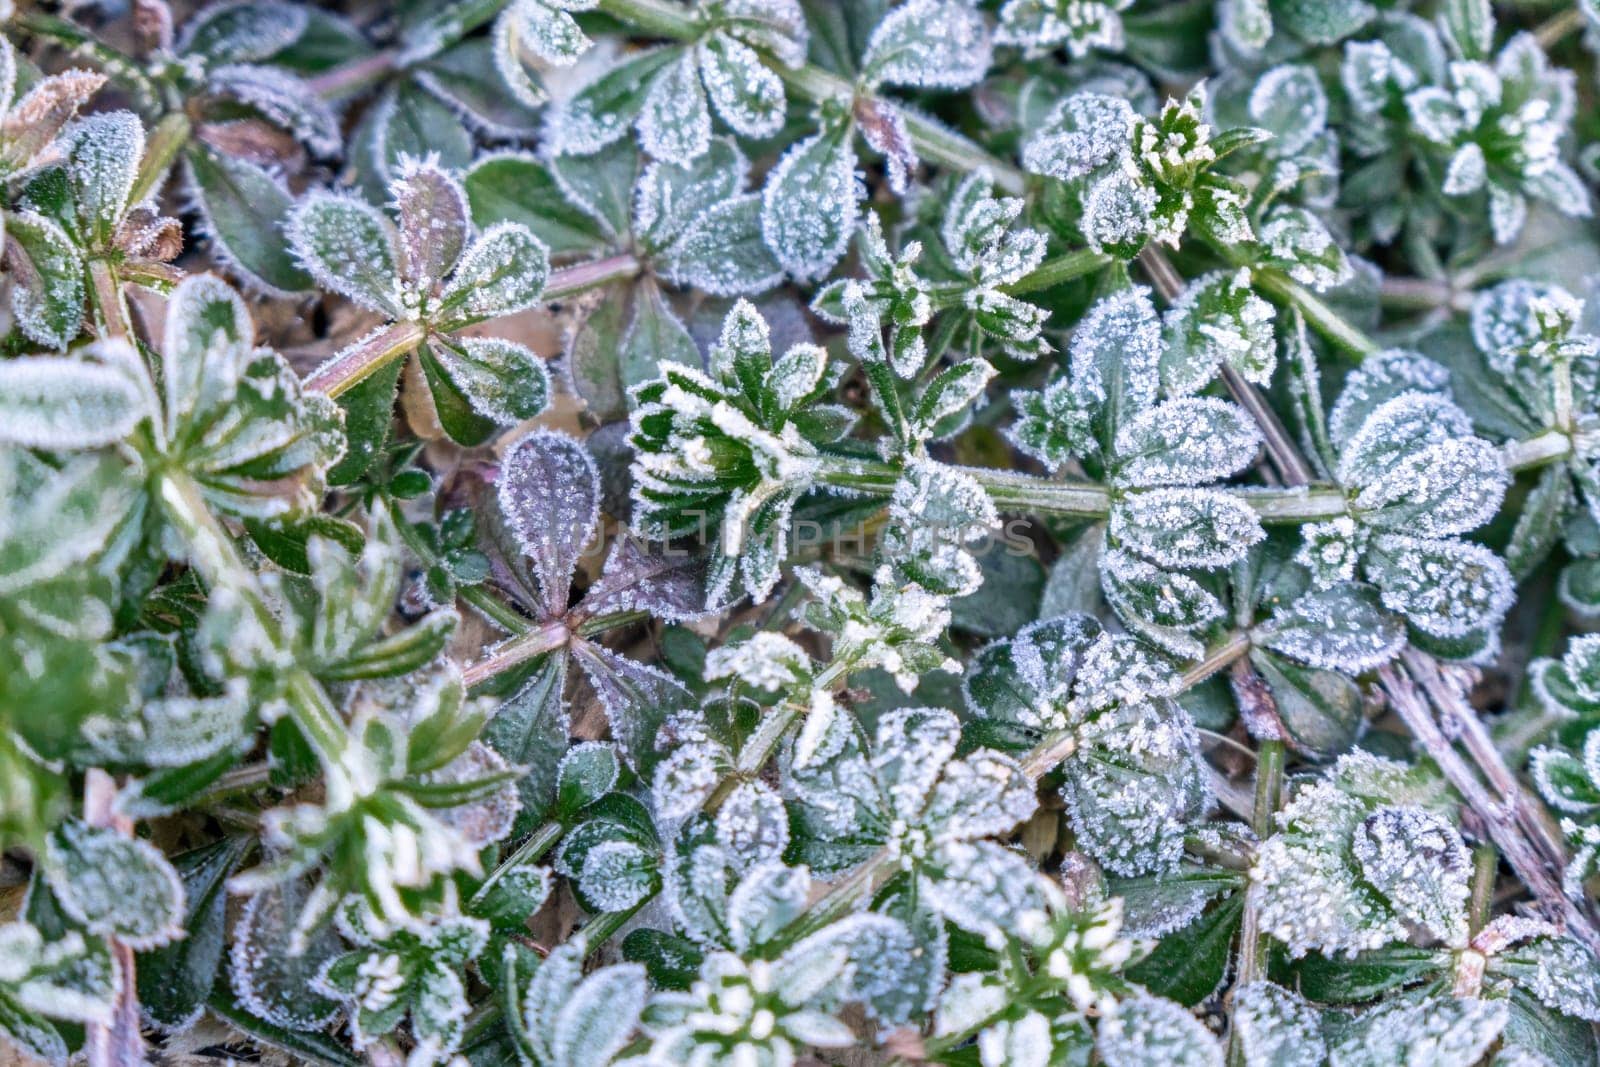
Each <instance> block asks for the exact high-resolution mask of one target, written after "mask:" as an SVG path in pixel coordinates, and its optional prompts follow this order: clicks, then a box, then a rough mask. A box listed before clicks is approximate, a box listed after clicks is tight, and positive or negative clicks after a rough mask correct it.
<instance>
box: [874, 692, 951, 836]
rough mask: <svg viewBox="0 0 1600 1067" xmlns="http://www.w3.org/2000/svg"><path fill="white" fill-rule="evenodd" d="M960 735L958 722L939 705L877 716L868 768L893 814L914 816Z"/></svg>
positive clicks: (936, 779) (918, 813)
mask: <svg viewBox="0 0 1600 1067" xmlns="http://www.w3.org/2000/svg"><path fill="white" fill-rule="evenodd" d="M960 739H961V724H960V723H959V722H958V721H957V719H956V717H955V715H954V714H952V713H951V712H948V711H946V710H944V709H943V708H895V709H894V710H892V711H890V712H888V713H887V714H885V715H884V716H883V718H882V719H881V720H880V721H879V723H878V730H877V736H876V738H875V739H874V744H873V758H872V767H873V770H874V772H875V773H876V775H877V778H878V781H879V783H880V785H881V787H882V790H883V793H884V799H885V801H887V803H888V806H889V808H890V810H891V811H892V812H893V814H894V815H895V816H897V817H899V818H901V819H904V820H906V821H908V822H910V821H913V820H916V819H918V817H919V816H920V815H921V814H922V810H923V807H924V805H925V804H926V803H927V801H928V795H929V792H930V791H931V790H932V789H933V786H934V783H935V782H937V781H938V779H939V777H940V775H941V774H942V773H943V772H944V770H945V765H946V764H947V763H948V762H949V761H950V759H951V757H953V756H954V755H955V752H956V744H957V743H958V742H959V741H960Z"/></svg>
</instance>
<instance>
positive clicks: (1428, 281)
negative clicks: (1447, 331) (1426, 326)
mask: <svg viewBox="0 0 1600 1067" xmlns="http://www.w3.org/2000/svg"><path fill="white" fill-rule="evenodd" d="M1378 300H1379V301H1380V302H1381V303H1382V304H1383V306H1384V307H1386V308H1393V309H1394V310H1396V311H1435V310H1437V309H1439V308H1449V309H1450V310H1452V311H1462V310H1465V308H1463V307H1462V305H1463V304H1464V303H1470V300H1471V297H1470V296H1469V295H1468V294H1465V293H1461V292H1459V291H1457V290H1456V288H1455V287H1454V286H1452V285H1450V284H1449V283H1448V282H1441V281H1434V280H1433V279H1432V278H1397V277H1396V278H1385V279H1383V281H1382V282H1381V283H1380V284H1379V286H1378Z"/></svg>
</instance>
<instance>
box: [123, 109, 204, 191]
mask: <svg viewBox="0 0 1600 1067" xmlns="http://www.w3.org/2000/svg"><path fill="white" fill-rule="evenodd" d="M189 133H190V127H189V116H187V115H185V114H184V113H183V112H182V111H169V112H168V113H167V114H166V115H163V116H162V118H161V121H160V122H158V123H156V124H155V127H154V128H153V129H152V130H151V131H150V136H149V138H148V139H147V140H146V141H145V147H144V158H143V159H141V160H140V161H139V172H138V174H137V175H136V176H135V178H134V181H133V189H132V191H131V192H129V194H128V203H130V204H138V203H142V202H143V201H144V200H145V198H146V197H148V196H150V195H151V194H153V193H155V192H156V191H157V190H158V188H159V186H160V183H161V180H162V179H163V178H165V177H166V175H167V172H168V171H169V170H171V169H172V161H173V160H174V159H177V158H178V153H179V152H181V151H183V146H184V145H186V144H188V143H189Z"/></svg>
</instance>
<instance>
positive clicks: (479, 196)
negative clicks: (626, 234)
mask: <svg viewBox="0 0 1600 1067" xmlns="http://www.w3.org/2000/svg"><path fill="white" fill-rule="evenodd" d="M464 184H465V185H466V189H467V199H468V201H469V202H470V203H471V205H472V221H473V222H475V223H476V224H477V225H478V226H479V228H481V229H487V228H488V227H490V226H492V225H494V224H495V223H498V222H516V223H520V224H521V225H523V226H526V227H527V228H528V230H529V231H530V232H531V233H532V234H533V235H534V236H535V237H537V238H539V240H541V241H543V242H544V243H545V246H546V247H548V248H549V249H550V254H551V255H552V256H559V255H562V254H565V253H569V252H599V251H601V250H602V249H604V248H606V247H607V246H608V245H609V243H610V241H611V239H612V237H613V236H614V234H613V231H612V230H611V227H610V225H609V224H608V223H602V222H600V221H597V220H596V219H594V218H593V217H591V216H590V215H588V214H587V213H585V212H582V211H576V212H575V211H573V210H572V208H573V204H572V202H571V201H569V200H568V199H567V196H566V192H565V190H564V188H563V187H562V185H561V183H560V182H558V181H557V180H556V178H555V176H554V174H552V173H551V169H550V167H548V166H546V165H545V164H544V163H543V162H541V161H540V160H538V159H536V158H535V157H533V156H529V155H517V154H512V153H506V154H501V155H489V156H485V157H484V158H482V159H480V160H479V161H478V162H476V163H474V164H473V165H472V169H471V170H469V171H467V175H466V178H465V180H464ZM580 206H581V205H580Z"/></svg>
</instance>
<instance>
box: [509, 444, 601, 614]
mask: <svg viewBox="0 0 1600 1067" xmlns="http://www.w3.org/2000/svg"><path fill="white" fill-rule="evenodd" d="M495 485H496V490H495V491H496V500H497V503H498V504H499V507H500V513H501V515H503V516H504V517H505V520H506V523H507V525H508V526H509V527H510V529H511V532H512V533H513V534H514V535H515V537H516V539H517V544H518V547H520V548H521V549H522V552H523V554H524V555H525V556H526V557H527V559H528V562H529V564H530V565H531V567H532V570H533V573H534V576H535V577H536V579H537V580H538V582H539V591H540V593H541V594H542V598H543V603H542V604H541V605H540V607H541V609H542V611H543V614H544V616H545V617H547V618H551V617H555V616H558V615H560V614H562V613H563V612H565V611H566V609H567V596H568V589H569V588H570V586H571V583H572V572H573V569H574V568H575V567H576V566H577V562H578V559H579V557H580V556H581V554H582V553H583V551H584V550H585V548H586V547H588V544H589V541H590V539H591V538H593V537H594V535H595V527H596V524H597V523H598V522H599V517H600V516H599V508H600V475H599V471H598V470H597V469H596V467H595V464H594V459H593V458H592V457H591V456H590V455H589V450H588V449H587V448H585V447H584V446H583V444H582V442H580V441H577V440H575V439H573V438H571V437H568V436H566V435H565V434H560V433H556V432H554V431H550V430H536V431H534V432H533V433H530V434H528V435H527V436H525V437H523V438H521V439H519V440H518V441H516V442H515V443H514V444H512V445H511V447H510V448H508V449H507V450H506V453H505V458H504V459H503V460H502V461H501V465H500V477H499V478H498V479H497V480H496V483H495Z"/></svg>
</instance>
